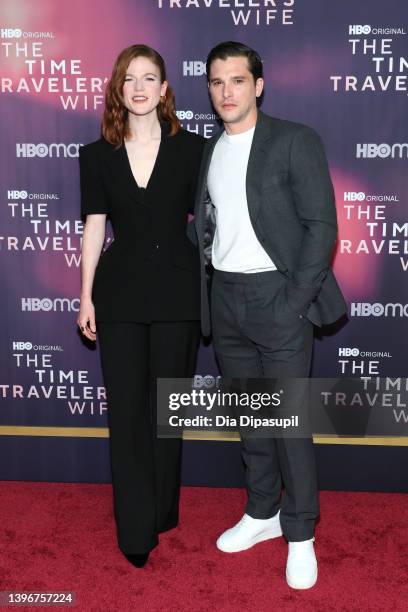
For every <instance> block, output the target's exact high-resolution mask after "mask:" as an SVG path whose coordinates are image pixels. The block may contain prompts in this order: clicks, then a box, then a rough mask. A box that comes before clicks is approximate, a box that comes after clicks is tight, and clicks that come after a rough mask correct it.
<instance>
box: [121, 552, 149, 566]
mask: <svg viewBox="0 0 408 612" xmlns="http://www.w3.org/2000/svg"><path fill="white" fill-rule="evenodd" d="M125 557H126V559H127V560H128V561H129V563H131V564H132V565H134V566H135V567H144V566H145V565H146V563H147V560H148V558H149V553H148V552H147V553H141V554H138V555H133V554H132V555H127V554H125Z"/></svg>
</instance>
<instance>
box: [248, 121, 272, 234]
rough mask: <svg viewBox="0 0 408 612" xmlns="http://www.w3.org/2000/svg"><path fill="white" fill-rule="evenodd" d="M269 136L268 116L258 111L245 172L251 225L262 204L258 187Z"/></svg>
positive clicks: (265, 159) (263, 168)
mask: <svg viewBox="0 0 408 612" xmlns="http://www.w3.org/2000/svg"><path fill="white" fill-rule="evenodd" d="M271 138H272V135H271V133H270V123H269V122H268V118H267V117H266V115H264V114H263V113H262V111H258V118H257V121H256V125H255V132H254V137H253V140H252V145H251V151H250V153H249V159H248V167H247V173H246V196H247V202H248V211H249V217H250V219H251V222H252V225H254V223H255V221H256V219H257V217H258V213H259V209H260V207H261V204H262V201H261V195H260V187H261V186H262V183H263V178H264V176H265V174H264V173H265V164H266V161H267V153H268V150H269V141H270V140H271Z"/></svg>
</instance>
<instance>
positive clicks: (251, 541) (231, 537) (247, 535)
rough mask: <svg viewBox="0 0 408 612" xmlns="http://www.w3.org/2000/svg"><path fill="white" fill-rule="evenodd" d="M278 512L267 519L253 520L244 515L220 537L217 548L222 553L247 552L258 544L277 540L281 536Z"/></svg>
mask: <svg viewBox="0 0 408 612" xmlns="http://www.w3.org/2000/svg"><path fill="white" fill-rule="evenodd" d="M279 512H280V511H279ZM279 512H278V513H277V514H275V516H272V517H271V518H269V519H254V518H252V516H249V515H248V514H244V516H243V517H242V519H241V520H240V521H239V522H238V523H237V524H236V525H234V527H231V529H227V531H224V533H223V534H222V535H220V537H219V538H218V540H217V548H218V549H219V550H222V551H223V552H227V553H233V552H239V551H240V550H247V549H248V548H251V546H254V545H255V544H258V542H263V541H264V540H271V539H272V538H278V537H279V536H281V535H282V529H281V526H280V521H279Z"/></svg>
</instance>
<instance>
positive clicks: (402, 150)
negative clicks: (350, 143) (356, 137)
mask: <svg viewBox="0 0 408 612" xmlns="http://www.w3.org/2000/svg"><path fill="white" fill-rule="evenodd" d="M356 157H357V158H360V157H363V158H370V159H372V158H373V157H380V158H382V159H384V158H386V157H399V158H402V157H408V142H396V143H394V144H392V145H390V144H387V143H385V142H382V143H381V144H379V145H377V144H373V143H357V145H356Z"/></svg>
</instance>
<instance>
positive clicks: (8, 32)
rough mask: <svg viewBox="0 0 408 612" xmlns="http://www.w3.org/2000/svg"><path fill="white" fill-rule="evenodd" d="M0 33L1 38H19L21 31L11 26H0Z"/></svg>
mask: <svg viewBox="0 0 408 612" xmlns="http://www.w3.org/2000/svg"><path fill="white" fill-rule="evenodd" d="M0 34H1V37H2V38H21V37H22V35H23V33H22V31H21V30H20V29H19V28H17V29H15V30H13V29H11V28H2V29H1V30H0Z"/></svg>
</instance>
